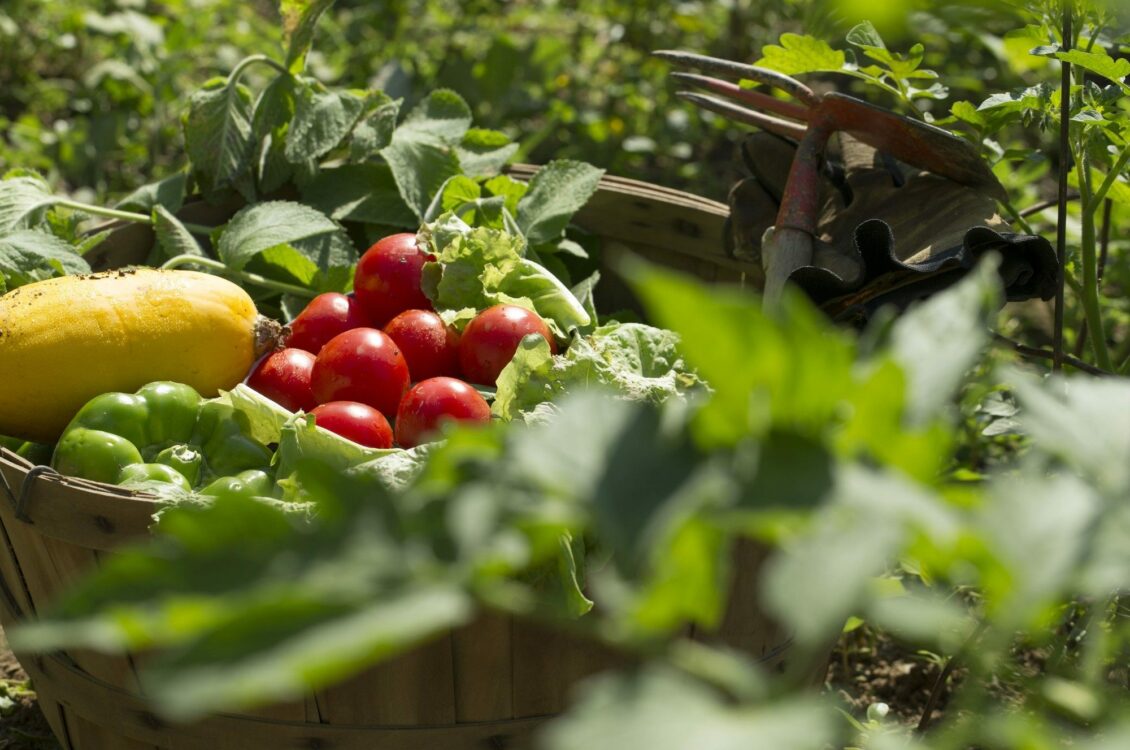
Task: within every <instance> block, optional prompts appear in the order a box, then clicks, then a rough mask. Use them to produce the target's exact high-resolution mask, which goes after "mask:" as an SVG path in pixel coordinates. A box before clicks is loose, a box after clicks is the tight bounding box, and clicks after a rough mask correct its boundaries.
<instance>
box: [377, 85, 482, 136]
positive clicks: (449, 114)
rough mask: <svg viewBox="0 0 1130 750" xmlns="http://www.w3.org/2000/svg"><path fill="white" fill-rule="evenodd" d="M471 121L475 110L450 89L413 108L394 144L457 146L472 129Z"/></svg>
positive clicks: (441, 90)
mask: <svg viewBox="0 0 1130 750" xmlns="http://www.w3.org/2000/svg"><path fill="white" fill-rule="evenodd" d="M471 119H472V118H471V108H470V107H468V106H467V102H466V101H464V100H463V97H461V96H459V94H457V93H455V92H454V91H451V90H450V89H437V90H435V91H433V92H431V93H430V94H428V95H427V96H426V97H425V98H424V100H423V101H421V102H420V103H419V104H417V105H416V106H415V107H413V108H412V111H411V112H409V113H408V116H407V117H405V118H404V121H403V122H402V123H400V127H398V128H397V129H396V131H395V132H394V133H393V140H394V141H395V140H396V139H398V138H401V139H403V138H409V139H412V140H421V139H423V140H430V141H435V142H439V143H442V144H444V145H447V146H457V145H458V144H459V143H461V142H462V140H463V138H464V136H465V135H466V134H467V131H468V129H469V128H470V127H471Z"/></svg>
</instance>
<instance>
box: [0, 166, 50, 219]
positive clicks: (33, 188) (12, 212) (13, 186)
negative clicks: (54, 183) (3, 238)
mask: <svg viewBox="0 0 1130 750" xmlns="http://www.w3.org/2000/svg"><path fill="white" fill-rule="evenodd" d="M57 200H58V199H57V198H56V197H55V196H53V195H52V194H51V188H50V186H48V184H47V182H46V180H44V179H43V178H42V177H40V176H39V175H38V174H36V173H35V172H31V171H29V170H14V171H12V172H9V173H7V174H5V175H4V179H3V180H0V232H10V231H12V230H13V229H27V228H29V227H31V226H32V225H33V224H35V223H36V222H37V221H38V219H39V217H40V216H41V215H42V211H43V209H45V208H47V207H49V206H51V205H54V204H55V203H56V201H57Z"/></svg>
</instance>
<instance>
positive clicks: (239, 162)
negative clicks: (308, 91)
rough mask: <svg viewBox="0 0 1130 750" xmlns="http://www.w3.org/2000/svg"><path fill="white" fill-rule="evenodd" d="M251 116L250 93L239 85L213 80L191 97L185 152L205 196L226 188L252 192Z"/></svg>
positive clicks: (185, 135) (185, 136)
mask: <svg viewBox="0 0 1130 750" xmlns="http://www.w3.org/2000/svg"><path fill="white" fill-rule="evenodd" d="M251 117H252V99H251V92H250V91H249V90H248V89H247V87H246V86H242V85H240V84H239V83H237V82H232V81H228V80H227V79H213V80H212V81H209V82H208V83H206V84H205V85H204V86H203V87H202V88H201V89H199V90H197V91H196V92H194V93H193V94H192V96H191V97H190V98H189V100H188V113H187V114H186V115H185V118H184V138H185V150H186V151H187V152H188V157H189V159H191V160H192V168H193V175H194V176H195V178H196V182H197V184H198V185H199V186H200V189H201V190H202V191H203V192H204V194H205V196H214V195H216V194H218V193H219V192H220V191H222V190H223V189H225V188H236V189H239V190H240V191H241V192H243V193H245V194H247V193H249V191H250V187H249V184H248V183H249V179H250V175H249V171H248V170H249V167H250V161H251V154H252V149H253V146H254V139H253V134H252V129H251Z"/></svg>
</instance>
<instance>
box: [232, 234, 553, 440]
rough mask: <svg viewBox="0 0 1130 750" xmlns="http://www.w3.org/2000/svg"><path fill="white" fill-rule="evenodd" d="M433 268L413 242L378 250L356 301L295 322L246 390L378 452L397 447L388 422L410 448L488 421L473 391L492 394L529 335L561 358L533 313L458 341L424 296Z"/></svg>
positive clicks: (361, 269) (480, 323)
mask: <svg viewBox="0 0 1130 750" xmlns="http://www.w3.org/2000/svg"><path fill="white" fill-rule="evenodd" d="M429 260H434V256H431V255H428V254H427V253H425V252H423V251H421V250H420V249H419V248H418V247H417V246H416V235H414V234H395V235H392V236H390V237H385V238H384V239H382V240H380V241H379V242H377V243H376V244H375V245H373V246H372V247H371V248H369V249H368V250H367V251H366V252H365V254H364V255H363V256H362V257H361V260H360V261H359V262H358V264H357V270H356V272H355V273H354V278H353V294H352V295H344V294H337V293H333V292H331V293H326V294H321V295H319V296H317V297H315V298H314V299H313V300H311V301H310V303H309V304H308V305H307V306H306V308H305V309H304V310H303V311H302V312H301V313H299V315H298V316H297V317H296V318H295V319H294V320H293V321H292V322H291V324H290V329H291V333H290V336H289V337H288V338H287V340H286V348H284V349H280V350H278V351H276V352H274V353H273V354H271V355H270V356H268V357H266V358H264V359H263V360H262V361H261V362H260V363H259V365H258V366H257V367H256V368H255V370H254V371H253V372H252V373H251V375H250V377H249V378H248V381H247V383H248V385H249V386H251V387H252V388H254V389H255V390H256V391H258V392H260V393H261V394H263V395H264V396H266V397H268V398H270V399H272V400H273V401H275V402H277V403H279V404H281V405H282V406H284V407H286V408H287V409H290V410H291V411H297V410H299V409H301V410H303V411H305V412H308V413H310V414H313V415H314V421H315V424H317V425H319V426H321V427H324V428H325V429H327V430H330V431H332V432H336V433H338V434H339V435H342V436H343V437H346V438H349V439H350V440H353V441H355V442H357V443H360V444H362V445H367V446H370V447H374V448H391V447H392V445H393V429H392V427H391V426H390V420H391V421H392V422H393V423H394V424H395V426H396V430H395V441H396V443H397V444H398V445H400V446H401V447H403V448H411V447H413V446H415V445H419V444H420V443H422V442H426V441H427V440H429V439H431V437H433V436H434V435H435V434H436V432H437V430H438V428H439V427H440V425H441V423H443V422H444V421H447V420H455V421H470V422H486V421H489V420H490V407H489V406H488V405H487V402H486V401H485V400H484V399H483V397H482V396H481V395H480V394H479V392H478V391H477V390H476V389H475V388H474V387H472V386H471V385H470V383H478V384H482V385H487V386H493V385H494V383H495V380H496V379H497V378H498V374H499V373H500V372H501V371H502V369H503V368H504V367H505V366H506V365H507V363H508V362H509V361H510V359H511V358H512V357H513V356H514V352H515V350H516V349H517V348H518V344H519V343H520V342H521V340H522V338H523V337H524V336H526V335H528V334H531V333H535V334H540V335H542V336H544V337H545V339H546V341H548V342H549V346H550V349H552V350H554V351H555V350H556V347H555V344H554V341H553V335H552V334H551V332H550V330H549V327H548V326H547V325H546V324H545V321H543V320H542V319H541V318H540V317H538V315H537V314H536V313H533V312H531V311H529V310H527V309H525V308H522V307H517V306H515V305H495V306H494V307H490V308H487V309H486V310H483V311H481V312H480V313H479V314H478V315H477V316H476V317H475V318H474V320H472V321H471V322H470V323H468V324H467V327H466V328H465V329H464V330H463V334H462V336H460V335H459V334H457V333H456V332H455V331H453V330H452V329H451V328H450V327H448V326H447V325H446V324H445V323H444V322H443V319H442V318H440V316H439V315H437V314H436V313H435V312H434V311H433V309H432V304H431V301H430V300H429V299H428V298H427V296H426V295H424V293H423V292H422V291H421V290H420V274H421V269H422V268H423V266H424V263H426V262H427V261H429ZM468 381H470V382H468Z"/></svg>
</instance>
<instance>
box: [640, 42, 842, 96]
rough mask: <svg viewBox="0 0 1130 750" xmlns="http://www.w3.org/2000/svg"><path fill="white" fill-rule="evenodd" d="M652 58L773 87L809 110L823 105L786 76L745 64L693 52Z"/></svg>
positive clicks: (672, 52)
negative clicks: (819, 104)
mask: <svg viewBox="0 0 1130 750" xmlns="http://www.w3.org/2000/svg"><path fill="white" fill-rule="evenodd" d="M651 54H653V55H655V56H656V57H658V58H660V59H661V60H667V61H668V62H672V63H675V64H676V65H681V66H683V67H686V68H693V69H695V70H701V71H703V72H706V73H713V74H714V75H720V76H726V77H728V78H738V79H742V78H748V79H749V80H751V81H757V82H758V83H763V84H765V85H766V86H772V87H773V88H776V89H780V90H781V91H784V92H785V93H786V94H788V95H789V96H792V97H793V98H794V99H796V100H798V101H800V102H801V103H803V104H805V105H807V106H809V107H814V106H816V105H817V104H818V103H819V102H820V97H818V96H817V95H816V93H815V92H814V91H813V90H812V89H810V88H808V87H807V86H805V85H804V84H803V83H801V82H800V81H798V80H797V79H795V78H792V77H791V76H787V75H785V74H784V73H778V72H777V71H775V70H769V69H768V68H759V67H757V66H756V65H746V64H745V63H738V62H733V61H732V60H722V59H720V58H717V57H709V56H707V55H696V54H695V53H693V52H682V51H680V50H658V51H656V52H652V53H651Z"/></svg>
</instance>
